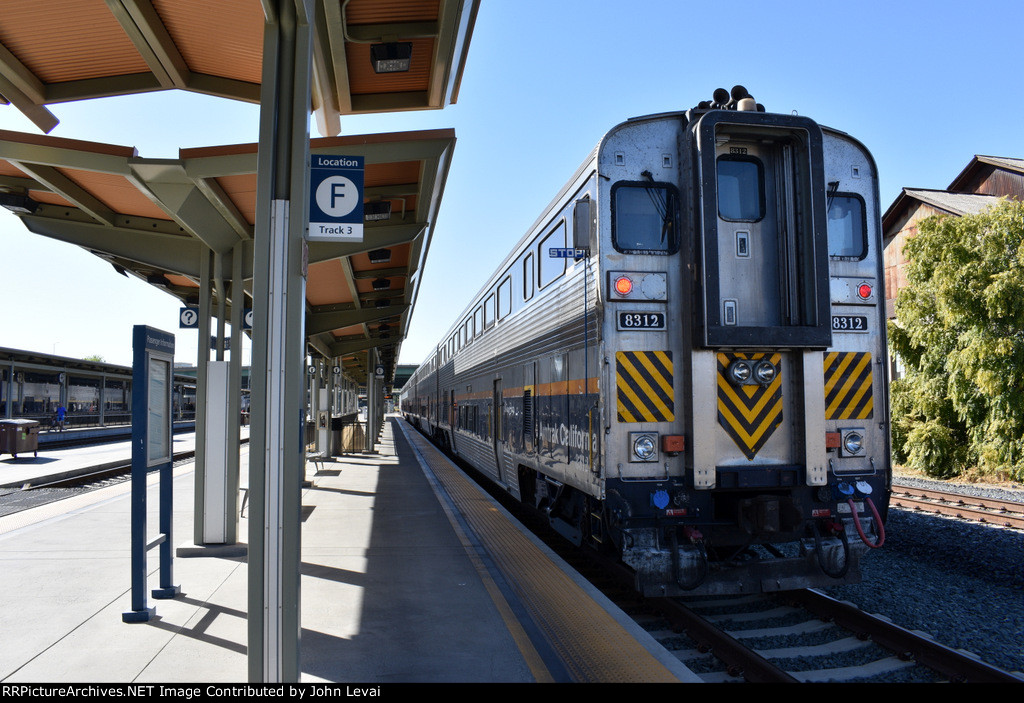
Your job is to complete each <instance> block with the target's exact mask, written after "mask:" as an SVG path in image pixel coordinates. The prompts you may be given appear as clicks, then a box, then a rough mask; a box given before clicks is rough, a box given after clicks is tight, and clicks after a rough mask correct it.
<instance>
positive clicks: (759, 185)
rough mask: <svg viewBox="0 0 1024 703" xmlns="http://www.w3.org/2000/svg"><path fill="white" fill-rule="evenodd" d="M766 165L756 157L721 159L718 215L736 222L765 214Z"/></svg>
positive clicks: (753, 220)
mask: <svg viewBox="0 0 1024 703" xmlns="http://www.w3.org/2000/svg"><path fill="white" fill-rule="evenodd" d="M763 169H764V167H763V166H762V165H761V162H760V161H758V160H757V159H754V158H750V157H747V158H741V157H737V156H722V157H719V159H718V215H719V217H721V218H722V219H723V220H732V221H734V222H737V221H738V222H757V221H758V220H760V219H762V218H763V217H764V173H763Z"/></svg>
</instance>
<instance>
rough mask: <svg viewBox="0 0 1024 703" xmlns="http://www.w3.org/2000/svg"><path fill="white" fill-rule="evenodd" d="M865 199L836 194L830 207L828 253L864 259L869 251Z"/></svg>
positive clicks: (851, 195)
mask: <svg viewBox="0 0 1024 703" xmlns="http://www.w3.org/2000/svg"><path fill="white" fill-rule="evenodd" d="M865 222H866V218H865V217H864V201H863V200H862V199H861V198H860V196H857V195H853V194H845V193H842V194H836V195H835V196H833V197H832V198H831V199H830V200H829V207H828V255H829V256H835V257H841V258H854V259H863V258H864V257H865V256H867V253H868V230H867V227H866V226H865Z"/></svg>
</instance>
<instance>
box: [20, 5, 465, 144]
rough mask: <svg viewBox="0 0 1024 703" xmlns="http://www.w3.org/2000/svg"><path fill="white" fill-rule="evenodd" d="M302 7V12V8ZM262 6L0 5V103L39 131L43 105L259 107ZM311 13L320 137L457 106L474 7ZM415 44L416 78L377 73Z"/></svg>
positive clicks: (49, 118) (52, 120)
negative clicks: (120, 102)
mask: <svg viewBox="0 0 1024 703" xmlns="http://www.w3.org/2000/svg"><path fill="white" fill-rule="evenodd" d="M296 5H297V6H300V7H301V4H300V3H296ZM267 6H268V5H267V3H264V2H262V1H261V0H216V1H215V2H211V1H210V0H46V2H39V0H4V2H3V21H2V22H0V96H2V97H0V102H9V103H10V104H12V105H14V106H15V107H16V108H18V109H19V110H21V111H22V112H23V113H24V114H25V115H26V116H28V117H29V119H31V120H32V121H33V123H34V124H35V125H36V126H37V127H39V128H40V129H41V130H43V131H44V132H49V131H50V130H52V129H53V127H54V126H56V124H57V119H56V117H54V115H53V114H52V113H50V111H49V110H47V109H46V105H49V104H51V103H57V102H67V101H70V100H85V99H89V98H97V97H103V96H110V95H124V94H128V93H141V92H147V91H155V90H170V89H180V90H188V91H194V92H199V93H204V94H208V95H216V96H220V97H225V98H232V99H236V100H243V101H247V102H252V103H258V102H259V100H260V87H261V82H262V70H263V34H264V24H265V14H264V13H265V11H266V8H267ZM309 6H311V7H313V6H315V12H316V13H317V18H316V22H315V27H316V31H315V32H314V36H313V64H314V65H313V96H312V105H311V106H310V108H311V109H312V110H313V111H314V112H315V114H316V118H317V123H318V128H319V131H320V133H321V134H325V135H335V134H338V133H339V131H340V119H339V118H340V116H341V115H349V114H358V113H374V112H389V111H396V110H421V109H431V108H443V107H444V106H445V105H448V104H451V103H454V102H455V101H456V99H457V96H458V88H459V83H460V81H461V78H462V72H463V68H464V66H465V62H466V56H467V52H468V49H469V42H470V37H471V35H472V30H473V25H474V23H475V19H476V14H477V9H478V6H479V0H323V1H318V2H316V3H309ZM385 38H387V39H386V41H389V42H390V41H400V42H403V43H408V44H411V46H412V56H411V61H410V66H409V70H408V71H405V72H402V73H376V72H375V71H374V70H373V68H372V64H371V61H370V47H371V46H372V45H373V44H375V43H381V42H383V41H385Z"/></svg>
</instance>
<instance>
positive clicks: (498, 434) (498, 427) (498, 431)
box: [491, 378, 509, 486]
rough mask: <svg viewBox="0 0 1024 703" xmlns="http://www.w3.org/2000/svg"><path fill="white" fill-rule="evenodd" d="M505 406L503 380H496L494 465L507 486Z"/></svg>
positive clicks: (492, 441)
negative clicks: (504, 433)
mask: <svg viewBox="0 0 1024 703" xmlns="http://www.w3.org/2000/svg"><path fill="white" fill-rule="evenodd" d="M504 405H505V403H504V399H503V395H502V387H501V378H496V379H494V395H493V397H492V402H491V443H492V447H493V448H494V465H495V466H496V467H497V476H498V481H499V482H501V483H502V484H504V485H506V486H507V485H508V482H509V476H508V470H507V468H506V466H505V439H504V436H503V434H502V430H503V429H504V427H503V426H504V419H503V418H504V415H505V410H504Z"/></svg>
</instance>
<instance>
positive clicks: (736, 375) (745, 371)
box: [729, 359, 752, 386]
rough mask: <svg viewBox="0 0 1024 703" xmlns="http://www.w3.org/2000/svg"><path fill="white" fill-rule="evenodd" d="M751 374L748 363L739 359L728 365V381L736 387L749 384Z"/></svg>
mask: <svg viewBox="0 0 1024 703" xmlns="http://www.w3.org/2000/svg"><path fill="white" fill-rule="evenodd" d="M751 373H752V371H751V368H750V362H748V361H744V360H742V359H740V360H737V361H734V362H732V363H731V364H729V380H730V381H732V382H733V383H734V384H735V385H737V386H742V385H745V384H747V383H749V382H750V375H751Z"/></svg>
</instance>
